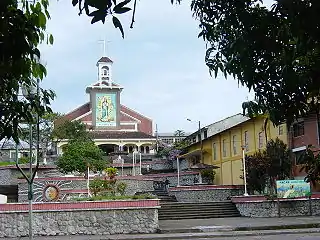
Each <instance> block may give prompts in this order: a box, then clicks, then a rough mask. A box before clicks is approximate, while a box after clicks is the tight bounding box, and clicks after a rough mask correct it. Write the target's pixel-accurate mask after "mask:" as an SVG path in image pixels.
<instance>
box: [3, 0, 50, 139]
mask: <svg viewBox="0 0 320 240" xmlns="http://www.w3.org/2000/svg"><path fill="white" fill-rule="evenodd" d="M48 4H49V1H48V0H41V1H39V2H38V1H36V2H33V1H32V2H30V1H27V0H22V1H19V3H18V1H17V0H3V1H0V82H1V88H0V116H1V118H0V139H3V138H5V137H6V138H8V139H10V138H11V137H13V139H14V140H15V141H16V142H18V141H19V138H18V135H19V123H22V122H27V123H30V122H34V115H33V114H34V113H38V114H39V115H40V116H42V115H43V114H44V113H46V112H50V111H51V109H50V108H49V106H48V105H49V103H50V100H52V99H53V97H54V93H53V92H52V91H47V90H44V89H41V88H40V91H39V92H40V94H39V95H38V96H34V97H33V98H32V99H29V100H27V99H25V98H21V96H19V94H20V91H19V90H20V87H21V86H24V87H25V88H27V89H30V88H32V87H35V85H36V81H35V80H34V79H40V80H42V79H43V78H44V77H45V76H46V74H47V71H46V69H45V67H44V65H43V64H42V63H41V61H39V59H41V55H40V51H39V49H38V46H39V44H40V43H42V42H44V41H47V42H48V43H50V44H52V43H53V37H52V35H49V34H47V32H46V22H47V20H48V19H49V18H50V15H49V12H48V10H47V9H48Z"/></svg>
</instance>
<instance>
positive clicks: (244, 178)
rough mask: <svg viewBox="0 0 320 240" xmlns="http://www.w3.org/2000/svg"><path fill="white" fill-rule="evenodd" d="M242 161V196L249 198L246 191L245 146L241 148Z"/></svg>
mask: <svg viewBox="0 0 320 240" xmlns="http://www.w3.org/2000/svg"><path fill="white" fill-rule="evenodd" d="M242 161H243V181H244V194H243V195H244V196H249V194H248V190H247V169H246V155H245V146H242Z"/></svg>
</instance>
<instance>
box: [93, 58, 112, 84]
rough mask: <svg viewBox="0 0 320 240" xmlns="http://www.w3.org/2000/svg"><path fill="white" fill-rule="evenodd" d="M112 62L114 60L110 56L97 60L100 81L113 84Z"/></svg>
mask: <svg viewBox="0 0 320 240" xmlns="http://www.w3.org/2000/svg"><path fill="white" fill-rule="evenodd" d="M112 64H113V62H112V60H111V59H110V58H108V57H102V58H100V59H99V61H98V62H97V67H98V81H99V83H102V82H107V83H108V85H109V86H111V85H112Z"/></svg>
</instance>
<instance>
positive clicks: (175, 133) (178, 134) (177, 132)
mask: <svg viewBox="0 0 320 240" xmlns="http://www.w3.org/2000/svg"><path fill="white" fill-rule="evenodd" d="M173 135H174V136H175V137H183V136H185V135H186V133H185V132H184V131H183V130H179V129H178V130H176V131H175V132H174V134H173Z"/></svg>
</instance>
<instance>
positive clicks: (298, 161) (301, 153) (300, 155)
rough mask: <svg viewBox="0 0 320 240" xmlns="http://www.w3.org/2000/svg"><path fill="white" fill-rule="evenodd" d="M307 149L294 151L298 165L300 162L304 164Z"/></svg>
mask: <svg viewBox="0 0 320 240" xmlns="http://www.w3.org/2000/svg"><path fill="white" fill-rule="evenodd" d="M305 151H306V150H302V151H297V152H294V153H293V154H294V158H295V162H296V165H299V164H303V161H302V155H303V154H304V153H305Z"/></svg>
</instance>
